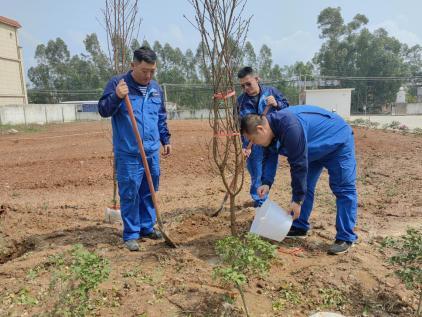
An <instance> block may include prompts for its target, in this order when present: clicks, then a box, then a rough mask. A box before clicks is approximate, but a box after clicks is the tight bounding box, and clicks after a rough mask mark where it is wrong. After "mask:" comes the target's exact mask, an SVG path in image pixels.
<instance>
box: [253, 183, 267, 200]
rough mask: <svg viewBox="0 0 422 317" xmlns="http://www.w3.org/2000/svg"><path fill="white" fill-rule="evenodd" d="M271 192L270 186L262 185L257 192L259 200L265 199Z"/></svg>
mask: <svg viewBox="0 0 422 317" xmlns="http://www.w3.org/2000/svg"><path fill="white" fill-rule="evenodd" d="M269 192H270V186H268V185H261V186H259V187H258V189H257V190H256V193H257V194H258V196H259V198H261V199H262V198H264V197H265V195H267V194H268V193H269Z"/></svg>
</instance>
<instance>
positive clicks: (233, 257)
mask: <svg viewBox="0 0 422 317" xmlns="http://www.w3.org/2000/svg"><path fill="white" fill-rule="evenodd" d="M275 249H276V246H274V245H272V244H271V243H269V242H266V241H264V240H262V239H261V238H260V237H259V236H257V235H255V234H252V233H247V234H246V235H245V236H244V237H243V238H238V237H227V238H225V239H222V240H219V241H217V243H216V251H217V254H218V256H219V257H220V259H221V262H222V265H219V266H217V267H216V268H214V270H213V277H214V278H215V279H220V281H222V282H223V284H226V285H232V286H235V287H236V288H237V289H238V290H239V292H240V295H241V297H242V301H243V306H244V308H245V312H246V315H247V316H249V314H248V309H247V305H246V300H245V296H244V294H243V288H242V285H243V284H245V283H246V282H247V281H248V278H249V277H251V276H253V275H259V276H262V275H264V274H266V273H267V272H268V269H269V267H270V261H271V260H272V259H273V258H274V256H275V255H274V252H275Z"/></svg>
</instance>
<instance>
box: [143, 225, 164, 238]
mask: <svg viewBox="0 0 422 317" xmlns="http://www.w3.org/2000/svg"><path fill="white" fill-rule="evenodd" d="M142 238H147V239H152V240H161V239H162V238H163V235H162V234H161V232H160V231H158V230H157V229H155V228H154V229H152V232H151V233H148V234H147V235H144V236H143V237H142Z"/></svg>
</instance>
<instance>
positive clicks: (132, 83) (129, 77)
mask: <svg viewBox="0 0 422 317" xmlns="http://www.w3.org/2000/svg"><path fill="white" fill-rule="evenodd" d="M124 79H125V82H126V84H127V85H128V86H129V88H132V89H133V90H134V91H136V92H138V94H140V92H139V90H138V87H139V86H140V84H138V83H137V82H136V81H135V80H134V79H133V77H132V70H130V71H128V72H127V73H126V74H125V75H124ZM152 83H153V81H152V80H151V81H150V82H149V84H148V85H147V92H146V96H149V95H152V96H155V95H156V94H157V89H156V88H155V87H154V86H153V85H152Z"/></svg>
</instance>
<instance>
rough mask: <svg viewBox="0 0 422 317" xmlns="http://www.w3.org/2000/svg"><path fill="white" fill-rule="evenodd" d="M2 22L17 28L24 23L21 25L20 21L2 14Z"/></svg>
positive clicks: (0, 21) (0, 18)
mask: <svg viewBox="0 0 422 317" xmlns="http://www.w3.org/2000/svg"><path fill="white" fill-rule="evenodd" d="M0 23H3V24H6V25H9V26H12V27H14V28H17V29H19V28H21V27H22V25H20V23H19V22H18V21H15V20H12V19H9V18H6V17H4V16H1V15H0Z"/></svg>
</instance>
